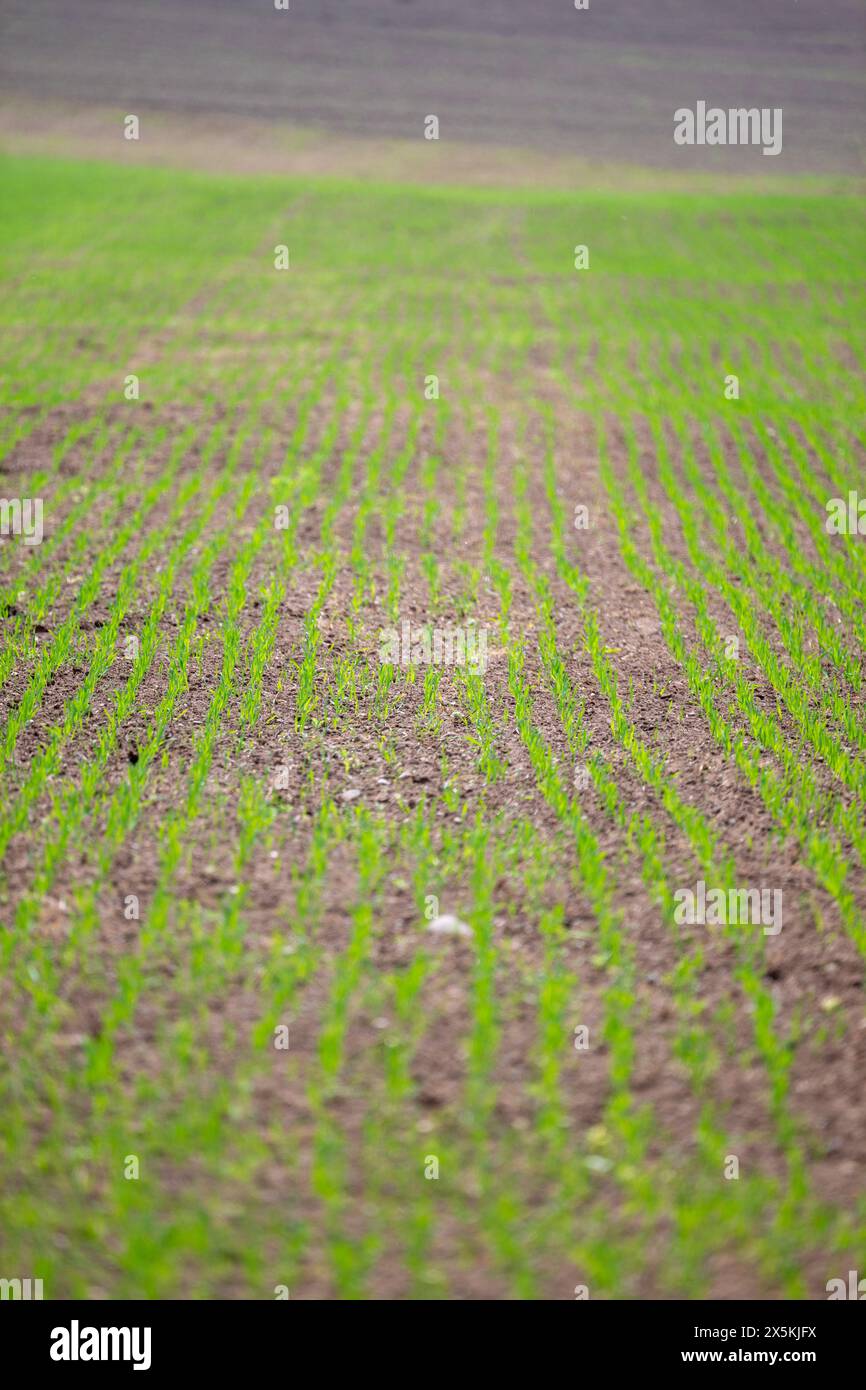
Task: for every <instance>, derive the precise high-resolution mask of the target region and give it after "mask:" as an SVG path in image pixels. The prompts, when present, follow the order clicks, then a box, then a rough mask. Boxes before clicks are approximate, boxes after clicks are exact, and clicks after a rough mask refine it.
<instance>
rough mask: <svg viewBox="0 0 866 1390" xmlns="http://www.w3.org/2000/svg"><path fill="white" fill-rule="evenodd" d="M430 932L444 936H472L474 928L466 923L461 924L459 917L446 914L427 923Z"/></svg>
mask: <svg viewBox="0 0 866 1390" xmlns="http://www.w3.org/2000/svg"><path fill="white" fill-rule="evenodd" d="M427 930H428V931H435V932H438V933H439V934H440V935H442V936H471V935H472V928H471V927H468V926H467V925H466V923H465V922H461V921H460V918H459V917H454V916H453V915H452V914H451V913H450V912H445V913H443V914H442V916H441V917H434V918H433V921H432V922H428V923H427Z"/></svg>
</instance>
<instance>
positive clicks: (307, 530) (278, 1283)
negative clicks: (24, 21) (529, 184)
mask: <svg viewBox="0 0 866 1390" xmlns="http://www.w3.org/2000/svg"><path fill="white" fill-rule="evenodd" d="M2 163H3V168H2V177H3V181H4V187H5V190H6V196H5V198H4V200H3V202H4V205H3V212H2V224H3V225H2V275H3V294H2V302H0V315H2V343H3V346H2V359H3V371H2V385H0V390H2V416H0V467H2V475H0V493H2V497H3V499H4V504H5V506H6V510H5V512H4V535H3V538H2V544H0V606H2V648H0V720H2V731H0V777H2V788H3V795H2V809H0V847H2V859H3V865H4V870H3V877H2V885H0V921H2V927H3V930H2V936H0V973H2V983H0V1034H2V1039H3V1049H2V1050H3V1055H4V1062H3V1065H2V1070H0V1107H2V1114H3V1125H2V1134H0V1232H2V1245H3V1266H4V1273H5V1272H6V1271H7V1269H8V1270H9V1271H11V1272H13V1273H14V1272H15V1271H20V1272H21V1273H22V1274H25V1273H29V1274H31V1275H32V1276H34V1277H39V1278H42V1279H43V1280H44V1285H45V1296H46V1297H50V1298H64V1297H66V1298H81V1299H84V1298H86V1299H105V1298H123V1299H134V1298H149V1299H176V1298H196V1299H214V1298H228V1299H274V1298H280V1297H290V1298H291V1299H431V1298H438V1299H445V1300H462V1299H496V1300H502V1299H552V1300H560V1299H563V1300H566V1299H567V1300H573V1299H575V1298H583V1297H589V1298H591V1299H611V1298H616V1299H640V1298H680V1299H707V1298H769V1299H787V1298H809V1299H823V1298H826V1297H827V1293H826V1288H827V1283H828V1281H829V1280H831V1279H833V1278H837V1277H842V1278H845V1277H846V1276H847V1271H848V1270H849V1269H859V1270H860V1272H861V1274H862V1273H866V1267H864V1263H863V1261H864V1252H866V1184H864V1161H866V1095H864V1089H863V1077H864V1074H866V1012H864V996H863V967H864V954H866V873H864V870H866V815H864V808H866V756H864V754H866V699H864V682H866V671H864V653H866V608H864V593H866V534H864V532H866V503H863V504H861V503H860V499H861V498H864V499H866V454H864V444H863V421H864V378H863V361H864V351H866V342H864V323H866V316H864V307H866V306H864V293H863V288H862V265H863V250H864V247H863V231H862V227H863V220H862V202H861V201H860V199H859V198H858V197H856V196H855V195H854V194H853V193H851V194H848V193H844V192H836V193H834V194H833V196H828V195H827V190H826V188H824V187H823V186H822V184H821V182H820V181H819V180H809V179H803V180H802V182H801V183H799V184H797V185H796V186H795V187H792V186H790V185H786V186H785V187H784V189H781V188H780V191H776V192H773V191H767V190H758V189H757V188H756V189H754V190H750V189H748V188H743V187H733V188H731V190H730V191H725V192H722V191H718V190H712V189H707V190H704V191H691V190H690V191H684V190H682V189H677V188H675V187H665V188H663V189H660V190H658V191H655V192H654V191H648V190H646V189H640V188H638V189H629V188H628V187H620V188H616V187H615V186H614V187H611V188H609V189H608V190H607V191H605V190H604V189H599V190H597V191H594V192H593V191H588V190H587V189H585V188H584V189H581V190H580V191H579V192H578V191H575V192H570V193H568V192H557V191H553V190H549V191H546V190H544V189H543V188H534V189H529V188H524V189H517V188H514V189H510V190H508V189H504V188H503V189H486V190H482V189H477V188H476V189H473V188H470V187H459V186H449V185H447V184H444V185H443V186H441V187H423V186H414V187H409V186H408V185H403V186H400V185H396V184H391V183H388V182H371V181H367V182H365V183H363V184H361V183H359V182H356V181H353V180H352V179H350V178H341V177H330V178H321V179H316V178H283V177H272V176H265V175H261V176H247V177H243V178H242V177H235V176H228V175H220V174H218V173H214V172H210V173H205V172H199V173H196V172H180V171H178V170H176V169H175V170H171V169H158V168H146V167H142V166H139V167H135V166H134V165H133V163H132V162H131V161H128V162H127V164H126V165H124V164H121V163H116V164H114V165H112V164H109V163H99V162H87V161H78V160H73V159H67V160H51V159H48V158H46V157H36V156H32V157H24V156H18V157H7V158H4V159H3V161H2ZM15 499H18V500H19V502H20V503H21V508H20V512H19V514H18V520H17V523H16V513H15V509H14V507H13V505H12V502H13V500H15ZM833 499H840V505H839V507H835V506H834V505H833ZM37 502H38V503H39V505H38V506H37V505H36V504H37ZM828 504H830V510H829V511H828ZM861 505H862V512H858V506H861ZM858 516H859V517H861V518H862V520H861V526H860V529H859V530H858V526H857V521H858ZM852 522H853V525H852ZM37 541H38V543H36V542H37ZM858 1261H859V1262H860V1263H859V1264H858V1263H857V1262H858Z"/></svg>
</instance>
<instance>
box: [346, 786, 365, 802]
mask: <svg viewBox="0 0 866 1390" xmlns="http://www.w3.org/2000/svg"><path fill="white" fill-rule="evenodd" d="M360 795H361V793H360V792H359V791H357V790H356V789H355V788H354V787H352V788H350V790H349V791H347V792H343V800H344V801H354V800H355V797H356V796H360Z"/></svg>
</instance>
